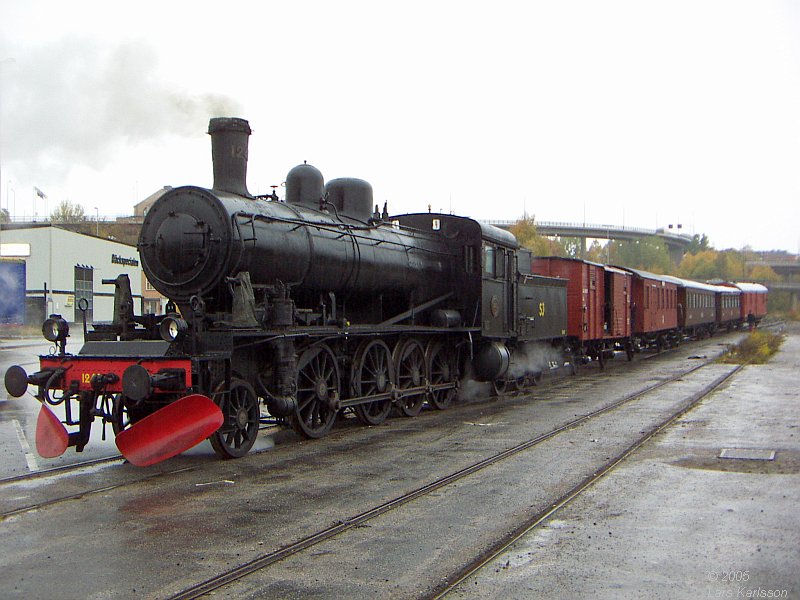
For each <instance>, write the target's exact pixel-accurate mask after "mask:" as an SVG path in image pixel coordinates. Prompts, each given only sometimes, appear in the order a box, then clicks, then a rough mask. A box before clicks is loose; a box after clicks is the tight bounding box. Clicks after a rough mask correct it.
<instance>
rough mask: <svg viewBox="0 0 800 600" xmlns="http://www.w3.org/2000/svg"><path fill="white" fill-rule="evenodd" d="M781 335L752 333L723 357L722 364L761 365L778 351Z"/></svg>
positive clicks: (781, 340)
mask: <svg viewBox="0 0 800 600" xmlns="http://www.w3.org/2000/svg"><path fill="white" fill-rule="evenodd" d="M782 343H783V335H781V334H779V333H772V332H769V331H753V332H752V333H751V334H750V335H748V336H747V337H746V338H745V339H743V340H742V341H741V342H739V343H738V344H736V345H735V346H732V347H730V348H729V349H728V351H727V352H726V353H725V354H724V355H723V357H722V362H724V363H729V364H737V365H741V364H753V365H763V364H764V363H765V362H767V361H768V360H769V359H770V358H772V355H773V354H775V353H776V352H777V351H778V348H780V347H781V344H782Z"/></svg>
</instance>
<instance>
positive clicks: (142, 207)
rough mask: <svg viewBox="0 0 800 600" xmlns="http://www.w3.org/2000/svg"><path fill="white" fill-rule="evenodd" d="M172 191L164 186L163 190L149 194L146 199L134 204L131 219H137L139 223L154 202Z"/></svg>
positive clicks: (170, 187)
mask: <svg viewBox="0 0 800 600" xmlns="http://www.w3.org/2000/svg"><path fill="white" fill-rule="evenodd" d="M171 189H172V186H169V185H165V186H164V187H163V188H161V189H160V190H158V191H157V192H154V193H152V194H150V195H149V196H148V197H147V198H145V199H144V200H142V201H141V202H139V203H138V204H134V206H133V218H134V219H138V220H139V222H141V221H142V220H143V219H144V216H145V215H146V214H147V211H148V210H150V207H151V206H153V204H154V203H155V201H156V200H158V199H159V198H161V196H163V195H164V194H166V193H167V192H168V191H170V190H171Z"/></svg>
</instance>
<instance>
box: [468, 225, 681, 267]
mask: <svg viewBox="0 0 800 600" xmlns="http://www.w3.org/2000/svg"><path fill="white" fill-rule="evenodd" d="M482 222H483V223H487V224H489V225H494V226H495V227H500V228H502V229H508V228H510V227H511V226H512V225H514V224H515V223H516V222H517V221H508V220H498V221H482ZM535 223H536V231H537V232H538V233H539V234H540V235H544V236H546V237H569V238H579V239H581V240H583V250H584V252H585V251H586V245H587V244H586V240H587V239H589V238H592V239H601V240H635V239H639V238H643V237H648V236H649V237H656V238H659V239H661V240H662V241H663V242H664V244H665V245H666V247H667V250H668V251H669V256H670V258H671V259H672V261H673V262H674V263H675V264H678V263H679V262H681V259H682V258H683V255H684V254H686V252H687V251H688V250H689V246H690V245H691V243H692V236H691V235H689V234H686V233H677V232H673V231H672V230H665V229H663V228H662V229H644V228H641V227H626V226H624V225H623V226H620V225H597V224H591V223H562V222H557V221H536V222H535Z"/></svg>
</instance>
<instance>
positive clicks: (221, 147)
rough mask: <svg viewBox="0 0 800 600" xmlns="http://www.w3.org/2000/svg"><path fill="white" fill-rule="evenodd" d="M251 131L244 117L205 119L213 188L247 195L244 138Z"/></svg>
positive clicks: (245, 146) (246, 141)
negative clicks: (212, 168) (212, 171)
mask: <svg viewBox="0 0 800 600" xmlns="http://www.w3.org/2000/svg"><path fill="white" fill-rule="evenodd" d="M250 133H251V129H250V125H249V124H248V122H247V121H246V120H245V119H239V118H236V117H216V118H214V119H211V120H210V121H209V122H208V134H209V135H210V136H211V160H212V162H213V163H214V190H216V191H219V192H228V193H230V194H238V195H239V196H248V197H249V196H250V192H248V191H247V145H248V139H247V138H248V137H249V135H250Z"/></svg>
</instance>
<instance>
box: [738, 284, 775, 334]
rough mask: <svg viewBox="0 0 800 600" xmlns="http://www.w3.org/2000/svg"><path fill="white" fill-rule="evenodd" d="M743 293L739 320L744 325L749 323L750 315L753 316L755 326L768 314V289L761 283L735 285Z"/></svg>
mask: <svg viewBox="0 0 800 600" xmlns="http://www.w3.org/2000/svg"><path fill="white" fill-rule="evenodd" d="M732 285H734V286H736V287H737V288H739V289H740V290H741V291H742V296H741V301H740V303H739V304H740V306H739V309H740V312H739V318H740V319H741V322H742V323H747V317H748V315H751V314H752V315H753V318H754V320H755V324H756V325H758V323H760V322H761V319H763V318H764V316H765V315H766V314H767V292H768V290H767V288H766V287H764V286H763V285H761V284H760V283H734V284H732Z"/></svg>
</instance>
